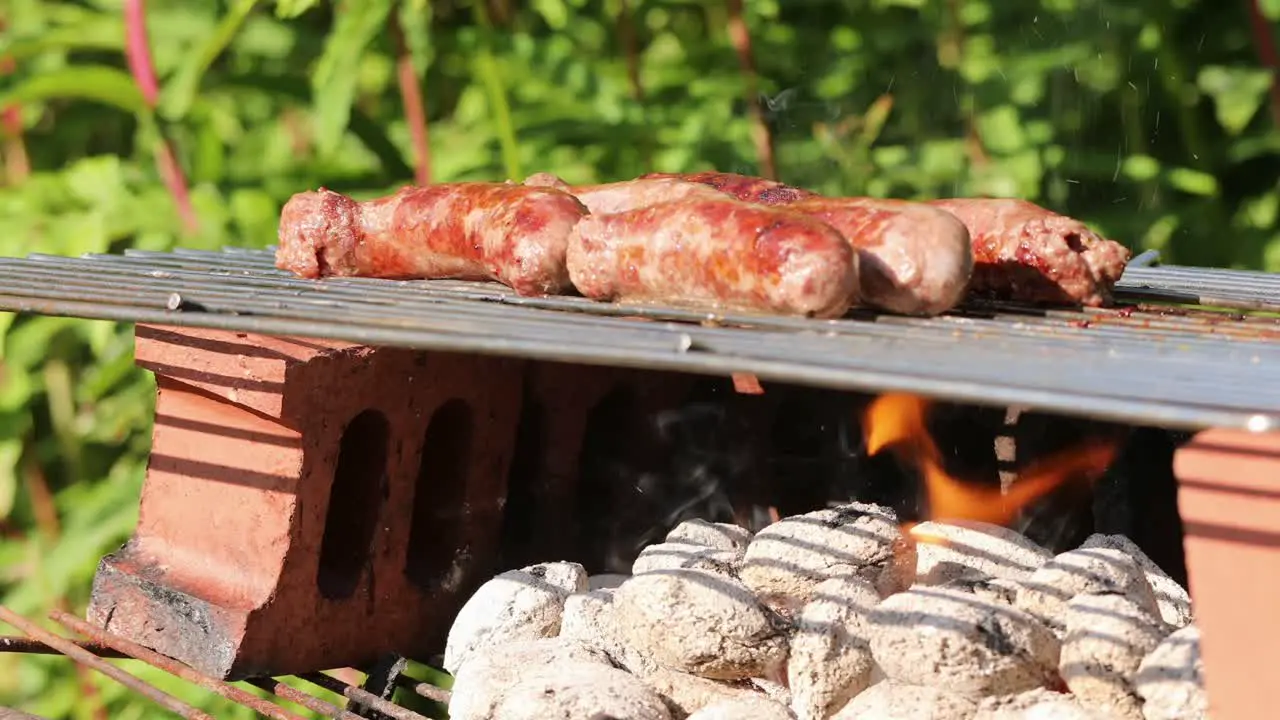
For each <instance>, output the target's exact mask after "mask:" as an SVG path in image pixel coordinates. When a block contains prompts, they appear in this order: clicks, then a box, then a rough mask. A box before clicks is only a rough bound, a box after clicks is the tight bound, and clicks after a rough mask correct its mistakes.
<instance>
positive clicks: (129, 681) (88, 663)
mask: <svg viewBox="0 0 1280 720" xmlns="http://www.w3.org/2000/svg"><path fill="white" fill-rule="evenodd" d="M0 620H3V621H5V622H6V623H9V624H10V625H12V626H14V627H15V628H17V629H18V630H20V631H22V632H23V633H24V634H26V635H27V636H28V637H30V638H31V639H33V640H38V641H40V642H41V643H44V644H45V645H48V646H49V647H51V648H54V649H55V650H57V651H58V652H60V653H62V654H63V655H66V656H67V657H69V658H71V659H72V660H74V661H76V662H78V663H80V664H81V665H84V666H85V667H88V668H90V669H92V670H96V671H97V672H100V673H102V674H103V675H106V676H107V677H109V678H111V679H112V680H115V681H116V682H118V683H120V684H121V685H124V686H125V687H127V688H129V689H130V690H133V691H134V692H136V693H138V694H140V695H143V696H145V697H146V698H147V699H149V700H151V701H153V702H155V703H156V704H157V705H159V706H160V707H162V708H164V709H165V710H168V711H169V712H171V713H174V714H176V715H178V716H180V717H184V718H193V719H194V720H213V717H212V716H210V715H208V714H206V713H203V712H201V711H199V710H197V709H195V708H193V707H191V706H190V705H187V704H186V703H184V702H182V701H181V700H179V699H178V698H176V697H174V696H172V695H170V694H168V693H166V692H164V691H162V690H160V689H159V688H155V687H152V686H151V685H148V684H147V683H146V682H145V681H144V680H141V679H139V678H138V677H137V676H135V675H131V674H129V673H127V672H125V671H124V670H121V669H120V668H118V667H116V666H115V665H112V664H111V663H109V662H107V661H106V660H103V659H102V658H100V657H98V656H97V655H94V654H93V653H91V652H89V651H88V650H86V649H84V648H82V647H80V646H78V645H76V644H75V643H73V642H71V641H70V640H68V639H66V638H64V637H60V636H58V635H55V634H54V633H51V632H49V631H48V630H45V629H43V628H41V627H39V626H38V625H36V624H35V623H33V622H31V621H29V620H27V619H26V618H24V617H22V616H21V615H18V614H17V613H15V612H14V611H12V610H10V609H9V608H7V607H4V606H0Z"/></svg>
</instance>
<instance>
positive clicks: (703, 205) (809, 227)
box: [567, 199, 858, 317]
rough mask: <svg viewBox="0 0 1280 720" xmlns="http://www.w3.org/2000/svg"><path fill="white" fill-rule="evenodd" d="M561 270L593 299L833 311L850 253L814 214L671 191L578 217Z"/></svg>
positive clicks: (846, 290) (842, 305)
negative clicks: (632, 206)
mask: <svg viewBox="0 0 1280 720" xmlns="http://www.w3.org/2000/svg"><path fill="white" fill-rule="evenodd" d="M567 257H568V266H569V276H570V278H571V279H572V280H573V284H574V286H575V287H577V288H578V291H579V292H581V293H582V294H583V295H585V296H586V297H589V298H594V299H597V300H622V301H629V302H653V303H663V304H669V305H681V306H686V307H697V308H704V309H712V310H745V311H760V312H771V313H781V314H790V315H808V316H814V317H837V316H839V315H841V314H843V313H844V312H845V311H846V310H847V309H848V308H849V306H850V305H851V304H852V303H853V302H855V301H856V299H857V294H858V258H857V255H856V254H855V253H854V252H853V248H852V247H851V246H850V245H849V243H848V241H846V240H845V239H844V238H843V237H842V236H841V235H840V233H838V232H836V231H835V230H834V229H832V228H831V227H830V226H829V225H827V224H826V223H823V222H822V221H820V220H817V219H815V218H812V217H808V216H805V215H801V214H799V213H793V212H790V211H787V210H784V209H780V208H768V207H763V206H760V205H753V204H750V203H744V202H740V201H737V200H733V199H723V200H718V199H717V200H702V199H695V200H679V201H674V202H668V203H662V204H659V205H650V206H647V207H643V208H639V209H636V210H629V211H626V212H621V213H614V214H611V215H589V216H587V217H586V218H583V220H582V221H581V222H579V223H578V226H577V227H576V228H574V230H573V233H572V234H571V235H570V237H569V251H568V256H567Z"/></svg>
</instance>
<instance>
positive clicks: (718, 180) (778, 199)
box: [640, 170, 821, 205]
mask: <svg viewBox="0 0 1280 720" xmlns="http://www.w3.org/2000/svg"><path fill="white" fill-rule="evenodd" d="M655 178H666V179H671V180H684V181H685V182H696V183H701V184H703V185H710V186H711V187H713V188H715V189H717V190H719V191H720V192H723V193H727V194H729V195H732V196H733V197H736V198H738V199H739V200H742V201H745V202H753V203H759V204H760V205H788V204H790V203H793V202H796V201H797V200H804V199H805V198H812V197H821V196H820V195H818V194H817V193H815V192H810V191H809V190H805V189H803V188H798V187H792V186H790V185H784V184H782V183H780V182H777V181H776V180H765V179H764V178H758V177H751V176H750V175H738V174H737V173H722V172H715V171H711V170H709V171H706V172H696V173H648V174H646V175H641V176H640V179H641V180H648V179H655Z"/></svg>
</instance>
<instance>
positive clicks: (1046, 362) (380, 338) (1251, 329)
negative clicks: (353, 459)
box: [0, 249, 1280, 430]
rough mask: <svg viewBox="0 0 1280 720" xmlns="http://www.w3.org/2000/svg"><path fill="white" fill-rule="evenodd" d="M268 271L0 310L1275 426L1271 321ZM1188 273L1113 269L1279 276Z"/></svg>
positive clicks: (1134, 416) (39, 283) (104, 288)
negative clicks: (544, 289) (625, 294)
mask: <svg viewBox="0 0 1280 720" xmlns="http://www.w3.org/2000/svg"><path fill="white" fill-rule="evenodd" d="M272 261H273V258H272V257H271V255H270V253H269V252H263V251H253V250H243V249H242V250H236V251H233V252H208V251H191V250H179V251H175V252H170V253H156V252H146V251H137V252H134V251H128V252H126V253H125V254H124V255H99V256H87V257H82V258H66V257H57V256H40V255H33V256H31V257H30V258H28V259H26V260H17V259H4V258H0V287H3V288H5V289H4V290H3V291H2V292H3V293H4V294H3V295H0V308H10V309H16V310H20V311H29V312H41V313H46V314H57V315H74V316H80V317H89V318H98V319H108V320H119V321H125V322H150V323H157V324H170V325H180V326H187V327H205V328H219V329H224V330H234V331H239V332H257V333H262V334H267V335H276V336H281V335H283V336H296V337H312V338H317V339H331V340H344V341H347V342H353V343H360V344H368V345H383V346H398V347H406V348H414V349H421V350H437V351H456V352H476V353H484V354H492V355H502V356H506V357H518V358H526V359H534V360H549V361H559V362H575V363H585V364H592V365H606V366H614V367H634V368H643V369H651V370H668V371H678V372H692V373H700V374H705V375H714V376H728V375H730V374H733V373H749V374H754V375H756V376H757V377H759V378H760V379H761V380H764V381H766V382H768V381H777V382H792V383H798V384H806V385H816V386H821V387H829V388H837V389H845V390H856V391H863V392H885V391H891V392H910V393H915V394H920V395H927V396H932V397H935V398H938V399H946V400H953V401H958V402H969V403H977V404H980V405H1000V406H1004V405H1019V406H1029V407H1036V408H1038V409H1041V410H1045V411H1049V412H1059V413H1064V414H1068V415H1077V416H1078V415H1088V416H1091V417H1094V418H1096V419H1101V420H1113V421H1118V422H1125V423H1130V424H1134V423H1137V424H1153V425H1161V426H1165V427H1173V428H1187V429H1199V428H1203V427H1207V426H1230V427H1240V428H1249V429H1252V430H1266V429H1274V428H1277V427H1280V322H1277V321H1276V320H1275V319H1266V318H1257V319H1249V318H1232V317H1229V316H1226V315H1224V314H1221V313H1208V312H1188V311H1185V310H1182V309H1177V308H1175V309H1172V310H1169V311H1163V310H1157V311H1152V312H1144V311H1143V310H1142V309H1141V308H1139V309H1136V310H1135V309H1132V308H1124V309H1118V310H1117V309H1097V310H1093V309H1085V310H1078V309H1048V310H1044V309H1039V310H1037V309H1030V308H1026V307H1018V306H1016V305H1012V304H1008V303H981V302H975V303H970V304H969V305H968V306H966V307H965V308H962V309H960V310H958V311H957V312H955V313H952V314H950V315H946V316H942V317H938V318H907V317H897V316H892V315H877V314H875V313H870V312H867V311H858V312H855V313H854V314H853V315H852V316H851V317H850V318H848V319H844V320H838V321H815V320H806V319H801V318H786V317H771V316H757V315H746V314H736V313H712V314H708V313H702V312H693V311H690V310H687V309H686V310H681V309H679V308H671V307H659V306H630V307H628V306H625V305H621V304H614V303H599V302H592V301H589V300H586V299H584V298H580V297H569V296H564V297H548V298H528V297H520V296H516V295H515V294H514V293H513V292H512V291H511V290H510V289H509V288H505V287H504V286H501V285H500V284H497V283H468V282H461V281H419V282H403V283H402V282H390V281H380V280H374V279H369V278H347V279H343V278H336V279H335V278H330V279H325V280H323V281H311V280H304V279H301V278H296V277H293V276H292V275H289V274H287V273H283V272H280V271H278V270H276V269H275V268H274V267H273V266H272ZM1198 270H1199V269H1195V268H1177V267H1172V268H1171V267H1169V266H1164V267H1160V268H1142V267H1133V268H1130V269H1129V270H1128V271H1126V275H1125V279H1124V281H1123V282H1122V285H1124V286H1125V287H1128V286H1130V285H1137V286H1140V287H1139V288H1138V290H1137V292H1139V293H1142V292H1146V293H1148V294H1155V295H1159V294H1160V293H1166V292H1172V293H1175V294H1176V293H1180V292H1184V291H1188V290H1189V289H1190V286H1192V285H1197V286H1203V287H1202V288H1200V289H1196V290H1195V292H1198V293H1199V294H1200V295H1204V294H1208V293H1209V292H1213V293H1217V294H1225V295H1230V296H1232V297H1236V296H1238V297H1240V298H1243V299H1246V300H1250V301H1253V300H1256V301H1258V302H1262V303H1272V304H1274V305H1275V306H1276V307H1277V308H1280V275H1267V274H1264V273H1245V272H1241V271H1211V272H1203V273H1201V272H1198ZM1125 283H1128V285H1125ZM1148 286H1149V287H1148ZM1184 286H1186V287H1184ZM1205 288H1207V289H1205ZM1118 292H1119V291H1118ZM1126 292H1127V291H1126ZM175 294H176V295H177V296H178V302H176V303H174V302H171V300H172V298H171V296H172V295H175ZM172 307H176V308H178V309H177V310H172V309H170V308H172ZM637 318H638V319H644V320H650V321H652V322H637V321H636V319H637ZM708 325H710V326H708Z"/></svg>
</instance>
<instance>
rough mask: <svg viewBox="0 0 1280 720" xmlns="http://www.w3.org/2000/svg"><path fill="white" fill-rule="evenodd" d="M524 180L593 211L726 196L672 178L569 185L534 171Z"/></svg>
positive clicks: (596, 213)
mask: <svg viewBox="0 0 1280 720" xmlns="http://www.w3.org/2000/svg"><path fill="white" fill-rule="evenodd" d="M524 184H525V185H529V186H531V187H554V188H559V189H561V190H564V191H565V192H568V193H571V194H572V195H573V196H574V197H576V198H578V201H579V202H581V203H582V204H583V205H586V206H587V210H589V211H591V213H592V214H593V215H609V214H611V213H618V212H626V211H627V210H636V209H638V208H642V207H645V206H647V205H657V204H659V203H664V202H672V201H675V200H695V199H703V200H723V199H726V198H729V197H730V196H729V195H728V194H726V193H722V192H720V191H719V190H716V189H715V188H713V187H711V186H710V185H706V184H703V183H696V182H688V181H685V180H677V179H675V178H649V179H639V180H623V181H621V182H611V183H602V184H599V185H574V186H572V187H571V186H570V185H569V184H568V183H566V182H565V181H564V180H561V179H560V178H558V177H556V176H555V175H552V174H551V173H535V174H533V175H530V176H529V177H528V178H525V181H524Z"/></svg>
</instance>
